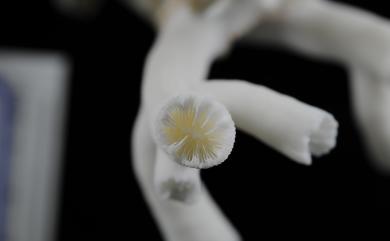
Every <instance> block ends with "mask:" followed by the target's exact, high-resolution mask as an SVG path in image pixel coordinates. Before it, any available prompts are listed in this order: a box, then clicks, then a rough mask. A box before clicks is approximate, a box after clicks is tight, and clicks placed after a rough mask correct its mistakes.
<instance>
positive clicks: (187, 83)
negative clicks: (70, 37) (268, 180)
mask: <svg viewBox="0 0 390 241" xmlns="http://www.w3.org/2000/svg"><path fill="white" fill-rule="evenodd" d="M61 1H63V0H61ZM123 1H125V2H126V3H129V4H130V5H131V6H132V7H133V9H135V10H137V11H138V12H140V13H141V14H142V15H143V16H144V17H146V18H147V19H149V20H151V22H153V23H154V24H155V26H156V27H157V28H158V37H157V40H156V42H155V44H154V46H153V47H152V49H151V51H150V53H149V55H148V58H147V61H146V63H145V69H144V77H143V85H142V101H141V107H140V110H139V113H138V116H137V120H136V123H135V126H134V131H133V136H132V158H133V164H134V171H135V174H136V176H137V178H138V180H139V183H140V185H141V188H142V190H143V192H144V196H145V198H146V200H147V202H148V204H149V205H150V207H151V209H152V212H153V214H154V216H155V218H156V220H157V222H158V224H159V226H160V228H161V231H162V233H163V235H164V238H165V239H166V240H173V241H201V240H207V241H236V240H240V235H239V234H238V232H237V231H236V230H235V229H234V227H233V226H232V225H231V224H230V223H229V221H228V220H227V219H226V218H225V217H224V215H223V213H222V212H221V211H220V210H219V208H218V206H217V205H216V204H215V202H214V201H213V199H212V198H211V197H210V195H209V194H208V192H207V189H206V188H205V187H204V186H203V184H202V182H201V180H200V175H199V171H200V169H202V168H209V167H213V166H215V165H218V164H220V163H222V162H223V161H225V160H226V159H227V158H228V155H229V153H230V151H231V150H232V148H233V144H234V138H235V126H237V128H239V129H240V130H243V131H245V132H247V133H249V134H251V135H253V136H254V137H256V138H257V139H259V140H260V141H262V142H263V143H265V144H267V145H269V146H270V147H272V148H274V149H275V150H277V151H279V152H281V153H282V154H284V155H285V156H286V157H288V158H290V159H292V160H294V161H296V162H298V163H301V164H305V165H310V164H311V162H312V160H311V156H312V155H315V156H321V155H323V154H326V153H328V152H329V151H330V150H331V149H332V148H333V147H334V146H335V144H336V136H337V128H338V123H337V122H336V120H335V119H334V118H333V116H332V115H331V114H329V113H327V112H326V111H323V110H321V109H318V108H316V107H313V106H310V105H308V104H305V103H302V102H300V101H299V100H297V99H294V98H292V97H289V96H286V95H283V94H280V93H277V92H275V91H273V90H270V89H268V88H266V87H263V86H259V85H255V84H252V83H248V82H246V81H241V80H211V81H206V78H207V74H208V71H209V68H210V66H211V64H212V62H213V61H214V60H215V59H216V58H218V57H220V56H221V55H222V54H224V53H225V52H226V50H228V49H229V48H230V47H231V46H232V44H233V42H234V41H235V40H237V39H239V38H242V37H244V38H243V39H244V40H246V41H247V42H251V43H252V44H254V45H262V46H263V45H266V44H274V45H275V44H277V45H279V46H284V47H287V48H290V49H293V50H294V51H297V52H300V53H302V54H305V55H307V56H309V57H315V58H325V59H330V60H333V61H336V62H339V63H341V64H343V65H345V66H346V67H347V68H348V69H349V71H350V74H351V91H352V98H353V104H354V108H355V112H356V117H357V119H358V124H359V126H360V127H361V129H362V132H363V134H364V135H365V137H366V141H367V144H368V147H369V149H370V150H371V152H372V153H373V156H374V157H375V160H377V163H378V164H379V166H380V167H381V168H382V169H383V170H390V151H389V150H390V148H389V147H390V109H389V108H388V105H389V104H390V83H389V80H390V71H389V68H388V65H389V64H390V24H389V22H388V21H387V20H385V19H382V18H380V17H378V16H375V15H373V14H370V13H367V12H365V11H363V10H359V9H356V8H353V7H350V6H347V5H343V4H340V3H335V2H331V1H326V0H123ZM243 106H245V108H242V107H243ZM231 161H234V160H231Z"/></svg>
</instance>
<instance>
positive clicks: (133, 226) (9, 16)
mask: <svg viewBox="0 0 390 241" xmlns="http://www.w3.org/2000/svg"><path fill="white" fill-rule="evenodd" d="M10 2H12V3H6V2H4V1H1V3H0V47H1V48H3V49H4V48H5V49H25V50H40V51H55V52H61V53H64V54H66V55H67V56H68V57H69V59H70V60H71V63H72V70H73V71H72V75H71V81H70V93H69V105H68V106H69V108H68V118H67V131H66V147H65V154H64V163H65V164H64V174H63V182H62V183H63V187H62V192H61V198H60V200H61V205H60V207H61V210H60V217H59V234H58V238H59V240H60V241H65V240H95V241H96V240H160V237H159V233H158V230H157V226H156V225H155V224H154V222H153V220H152V217H151V215H150V213H149V211H148V209H147V206H146V205H145V203H144V201H143V199H142V196H141V193H140V190H139V188H138V186H137V185H136V181H135V179H134V176H133V173H132V170H131V165H130V148H129V144H130V140H129V136H130V132H131V128H132V123H133V121H134V118H135V114H136V111H137V108H138V103H139V87H140V81H141V75H142V67H143V62H144V60H145V56H146V53H147V51H148V49H149V48H150V46H151V44H152V43H153V39H154V37H155V35H154V31H153V29H152V28H151V27H150V26H149V25H148V24H147V23H145V22H143V21H142V20H141V19H139V18H138V17H137V16H136V15H134V14H133V13H132V12H131V11H129V9H128V8H126V7H124V6H123V5H122V4H120V3H119V2H117V1H107V3H106V4H105V5H104V6H103V7H102V9H101V11H100V13H99V14H98V15H97V16H96V17H94V18H92V19H89V20H88V19H82V18H71V17H69V16H66V15H62V14H59V12H58V11H57V10H56V9H55V8H53V6H52V5H51V4H50V3H49V2H45V1H26V2H23V1H10ZM350 2H353V4H355V5H359V6H361V7H364V8H366V9H369V10H371V11H374V12H376V13H378V14H381V15H383V16H388V17H390V10H386V8H383V6H381V5H379V3H380V2H386V1H358V2H357V1H350ZM210 76H211V77H213V78H238V79H246V80H249V81H252V82H256V83H260V84H263V85H266V86H269V87H271V88H273V89H275V90H277V91H280V92H282V93H285V94H288V95H291V96H294V97H297V98H298V99H300V100H302V101H304V102H306V103H310V104H312V105H314V106H318V107H320V108H323V109H325V110H327V111H329V112H331V113H332V114H334V116H335V117H336V119H337V120H338V121H339V123H340V129H339V136H338V145H337V148H336V149H335V150H334V151H333V152H332V153H331V154H330V155H327V156H325V157H323V158H320V159H315V160H314V165H313V166H311V167H306V166H302V165H299V164H296V163H294V162H292V161H290V160H288V159H287V158H285V157H284V156H282V155H280V154H279V153H277V152H276V151H274V150H272V149H270V148H268V147H266V146H265V145H263V144H262V143H260V142H258V141H256V140H255V139H253V138H252V137H250V136H248V135H246V134H243V133H241V132H238V135H237V138H236V145H235V148H234V150H233V153H232V154H231V157H230V158H229V159H228V161H226V162H225V163H224V164H223V165H221V166H218V167H217V168H212V169H209V170H207V171H204V172H203V173H202V176H203V178H204V180H205V182H206V184H207V186H208V187H209V189H211V192H212V194H213V196H214V197H215V198H216V199H217V201H218V202H219V203H220V205H221V206H222V208H223V210H224V211H225V212H226V214H227V215H228V217H230V218H231V219H232V220H233V223H234V224H235V225H236V226H237V227H238V229H239V230H240V231H241V232H242V234H243V237H244V238H245V240H257V239H259V237H261V236H262V235H264V233H265V232H266V231H269V230H270V228H272V227H274V228H275V227H281V225H286V226H290V225H298V227H301V228H306V227H308V225H313V224H315V223H316V222H317V219H321V218H322V217H323V215H324V214H325V213H326V216H329V215H331V216H333V218H334V220H333V221H337V220H338V218H337V217H338V216H337V215H339V214H340V213H344V212H345V211H351V212H355V213H356V212H359V213H360V212H361V211H363V210H367V211H373V210H384V208H385V207H386V206H388V203H389V197H388V194H387V192H388V187H389V186H388V185H389V181H388V180H386V178H384V177H382V176H380V175H379V174H378V173H376V172H374V171H373V170H372V168H371V167H370V165H369V159H368V157H367V155H366V154H365V152H364V148H363V145H362V142H361V140H360V138H359V134H358V131H357V128H356V125H355V124H354V122H353V115H352V111H351V105H350V99H349V98H350V97H349V86H348V81H347V73H346V71H345V70H344V69H343V68H341V67H339V66H337V65H334V64H331V63H326V62H320V61H313V60H309V59H305V58H303V57H300V56H298V55H295V54H293V53H289V52H285V51H281V50H277V49H269V48H264V49H262V48H253V47H249V46H245V45H238V46H236V47H235V48H234V49H233V50H232V51H231V53H230V55H229V56H228V57H227V58H225V59H223V60H219V61H218V62H217V63H215V64H214V66H213V68H212V71H211V74H210ZM243 108H245V107H244V106H243ZM378 208H379V209H378ZM307 213H310V214H314V216H316V219H312V218H307V219H306V221H304V222H302V221H297V219H298V217H299V216H305V215H306V214H307ZM260 224H261V225H260ZM260 231H261V232H260ZM277 234H278V233H275V235H277ZM136 237H142V238H136Z"/></svg>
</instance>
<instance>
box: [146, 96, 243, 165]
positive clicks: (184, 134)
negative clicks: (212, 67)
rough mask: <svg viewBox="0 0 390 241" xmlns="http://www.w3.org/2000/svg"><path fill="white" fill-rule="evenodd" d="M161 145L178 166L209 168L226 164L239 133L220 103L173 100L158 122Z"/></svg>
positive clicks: (184, 98)
mask: <svg viewBox="0 0 390 241" xmlns="http://www.w3.org/2000/svg"><path fill="white" fill-rule="evenodd" d="M154 136H155V138H156V142H157V144H158V145H159V146H160V147H161V148H162V149H163V150H164V151H165V152H166V153H167V154H168V155H169V156H170V157H171V158H172V160H175V161H176V162H177V163H179V164H181V165H184V166H187V167H193V168H209V167H212V166H215V165H218V164H220V163H222V162H223V161H225V160H226V159H227V158H228V156H229V154H230V152H231V151H232V149H233V145H234V140H235V136H236V130H235V126H234V122H233V120H232V118H231V116H230V113H229V112H228V110H227V109H226V108H225V107H224V106H223V105H222V104H220V103H218V102H217V101H215V100H213V99H211V98H209V97H204V96H198V95H193V94H187V95H179V96H176V97H173V98H171V99H170V100H168V101H167V103H166V104H165V105H164V106H163V108H162V109H161V110H160V112H159V113H158V115H157V119H156V121H155V135H154Z"/></svg>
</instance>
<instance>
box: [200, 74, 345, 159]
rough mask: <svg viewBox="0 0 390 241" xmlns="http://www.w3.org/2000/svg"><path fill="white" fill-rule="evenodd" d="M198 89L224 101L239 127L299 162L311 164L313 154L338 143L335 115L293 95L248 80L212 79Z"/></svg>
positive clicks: (324, 150) (317, 153) (324, 152)
mask: <svg viewBox="0 0 390 241" xmlns="http://www.w3.org/2000/svg"><path fill="white" fill-rule="evenodd" d="M196 90H197V91H199V92H201V93H207V94H209V95H212V96H214V97H215V98H216V99H217V100H218V101H220V102H221V103H223V104H224V105H225V106H226V108H227V109H228V110H229V112H230V113H231V115H232V118H233V120H234V122H235V123H236V125H237V126H238V128H240V129H241V130H243V131H245V132H247V133H249V134H252V135H254V136H255V137H256V138H258V139H259V140H261V141H263V142H264V143H266V144H268V145H269V146H271V147H273V148H274V149H276V150H278V151H280V152H281V153H283V154H284V155H286V156H288V157H290V158H291V159H293V160H295V161H297V162H299V163H302V164H307V165H309V164H311V154H313V155H316V156H319V155H323V154H326V153H328V152H329V151H330V150H331V149H332V148H333V147H334V146H335V144H336V136H337V126H338V124H337V122H336V121H335V119H334V118H333V116H332V115H331V114H329V113H327V112H325V111H323V110H320V109H318V108H316V107H313V106H310V105H307V104H304V103H302V102H300V101H298V100H296V99H294V98H292V97H289V96H286V95H282V94H279V93H277V92H275V91H273V90H270V89H268V88H266V87H262V86H259V85H255V84H251V83H249V82H245V81H221V80H217V81H210V82H205V83H201V84H199V85H198V86H197V88H196Z"/></svg>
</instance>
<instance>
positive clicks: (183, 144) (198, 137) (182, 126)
mask: <svg viewBox="0 0 390 241" xmlns="http://www.w3.org/2000/svg"><path fill="white" fill-rule="evenodd" d="M168 119H169V121H168V123H169V124H168V125H166V126H165V127H164V128H163V132H164V135H165V137H166V140H167V141H168V142H169V144H178V143H180V145H178V149H177V150H176V155H177V156H178V157H180V158H182V159H186V160H190V161H191V160H193V159H194V158H197V159H198V160H199V161H205V160H207V159H209V158H215V157H216V149H217V148H218V147H219V142H218V139H219V137H220V134H219V133H218V131H216V130H215V120H213V119H211V118H210V117H209V114H208V113H207V110H203V111H198V113H197V112H196V109H195V107H194V106H187V107H176V108H174V109H171V110H170V111H169V118H168Z"/></svg>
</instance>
